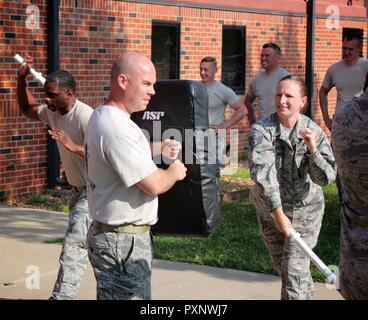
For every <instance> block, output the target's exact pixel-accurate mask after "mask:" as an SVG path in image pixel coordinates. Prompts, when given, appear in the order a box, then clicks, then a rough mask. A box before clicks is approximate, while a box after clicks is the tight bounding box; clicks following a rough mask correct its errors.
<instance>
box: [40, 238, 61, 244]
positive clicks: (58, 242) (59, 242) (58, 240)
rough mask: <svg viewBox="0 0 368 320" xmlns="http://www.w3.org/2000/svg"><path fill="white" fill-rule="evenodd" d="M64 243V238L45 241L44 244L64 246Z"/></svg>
mask: <svg viewBox="0 0 368 320" xmlns="http://www.w3.org/2000/svg"><path fill="white" fill-rule="evenodd" d="M63 242H64V239H63V238H60V239H54V240H46V241H44V243H49V244H63Z"/></svg>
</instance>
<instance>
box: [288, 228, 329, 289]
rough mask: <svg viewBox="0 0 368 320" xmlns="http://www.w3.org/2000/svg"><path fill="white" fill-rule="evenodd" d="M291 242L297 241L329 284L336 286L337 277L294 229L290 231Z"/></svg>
mask: <svg viewBox="0 0 368 320" xmlns="http://www.w3.org/2000/svg"><path fill="white" fill-rule="evenodd" d="M290 240H292V241H295V242H296V243H297V244H298V246H299V247H300V248H302V249H303V251H304V252H305V253H306V254H307V256H308V257H309V258H310V260H311V261H312V262H313V263H314V264H315V266H316V267H317V268H318V269H319V270H320V271H321V272H322V273H323V274H324V275H325V276H326V278H327V281H328V283H330V284H334V283H335V282H336V275H335V274H334V273H333V272H332V271H331V269H330V268H329V267H327V266H326V265H325V264H324V263H323V261H322V260H321V259H320V258H318V256H317V255H316V254H315V253H314V252H313V250H312V249H311V248H309V246H308V245H307V244H306V243H305V241H304V240H303V239H302V238H301V237H300V233H299V232H296V231H295V230H294V229H290Z"/></svg>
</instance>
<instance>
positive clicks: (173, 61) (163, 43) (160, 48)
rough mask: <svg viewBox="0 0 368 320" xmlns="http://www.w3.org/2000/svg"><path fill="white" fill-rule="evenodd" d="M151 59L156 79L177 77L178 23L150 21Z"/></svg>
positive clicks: (178, 54) (178, 52)
mask: <svg viewBox="0 0 368 320" xmlns="http://www.w3.org/2000/svg"><path fill="white" fill-rule="evenodd" d="M151 56H152V61H153V63H154V64H155V67H156V72H157V79H179V56H180V25H179V24H177V23H166V22H158V21H154V22H152V54H151Z"/></svg>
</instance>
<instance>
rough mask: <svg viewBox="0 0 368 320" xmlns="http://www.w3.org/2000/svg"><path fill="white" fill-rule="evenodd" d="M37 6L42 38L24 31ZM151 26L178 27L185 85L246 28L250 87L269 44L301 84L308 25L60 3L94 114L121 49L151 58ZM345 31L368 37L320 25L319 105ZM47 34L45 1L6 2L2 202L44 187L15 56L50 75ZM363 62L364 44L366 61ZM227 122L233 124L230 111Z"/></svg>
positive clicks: (276, 18) (71, 56)
mask: <svg viewBox="0 0 368 320" xmlns="http://www.w3.org/2000/svg"><path fill="white" fill-rule="evenodd" d="M303 2H304V1H303ZM325 2H326V1H325ZM32 4H33V5H36V6H37V7H38V8H39V12H40V28H39V29H38V30H35V29H30V28H27V21H28V20H27V19H29V16H28V15H27V13H26V9H27V7H28V6H29V5H32ZM152 20H162V21H171V22H180V24H181V49H180V50H181V56H180V61H181V63H180V77H181V79H194V80H199V79H200V78H199V74H198V72H199V61H200V60H201V58H202V57H203V56H206V55H212V56H215V57H217V58H218V60H219V61H221V41H222V39H221V37H222V26H223V25H236V26H244V27H246V35H247V39H246V86H248V85H249V82H250V80H251V78H252V77H253V76H254V75H255V74H256V73H257V72H258V70H259V68H260V64H259V55H260V52H261V47H262V44H263V43H265V42H268V41H273V42H276V43H278V44H279V45H280V46H281V48H282V50H283V59H282V65H283V66H284V67H285V68H287V69H288V70H289V71H291V72H292V73H295V74H297V75H300V76H304V73H305V51H306V47H305V37H306V18H305V17H301V16H292V15H289V16H287V15H274V14H266V13H263V14H257V13H250V12H236V11H231V10H228V11H224V10H215V9H213V8H212V9H210V8H207V9H206V8H195V7H184V6H181V7H176V6H165V5H156V4H144V3H135V2H124V1H102V0H100V1H87V0H79V1H75V0H73V1H72V0H69V1H68V0H61V5H60V45H61V47H60V59H61V60H60V65H61V68H64V69H67V70H69V71H70V72H71V73H72V74H74V75H75V77H76V80H77V91H78V92H77V94H78V96H79V98H80V99H81V100H82V101H84V102H86V103H88V104H90V105H91V106H96V105H98V104H99V103H101V102H102V101H103V100H104V98H105V97H106V95H107V93H108V90H109V70H110V66H111V63H112V61H113V60H114V58H115V57H116V55H117V54H118V53H120V52H121V50H122V49H131V50H137V51H141V52H142V53H144V54H146V55H148V56H150V54H151V23H152ZM343 27H348V28H362V29H364V34H365V35H366V34H367V31H368V30H367V29H368V28H367V20H364V19H363V20H362V19H361V20H357V21H353V19H350V20H349V19H345V20H341V21H340V28H338V29H336V30H329V29H327V28H326V24H325V19H322V18H320V19H318V20H317V22H316V42H315V97H318V89H319V87H320V85H321V82H322V80H323V77H324V73H325V71H326V69H327V67H328V66H329V65H330V64H331V63H333V62H336V61H337V60H339V59H340V58H341V38H342V28H343ZM45 28H46V8H45V1H43V0H35V1H15V0H12V1H10V0H5V1H2V2H1V3H0V39H1V40H0V196H1V192H4V191H6V192H10V193H11V196H16V195H22V194H26V193H30V192H36V191H40V190H43V189H45V187H46V165H47V162H46V160H47V154H46V130H45V126H44V125H42V124H41V123H38V122H34V121H30V120H28V119H27V118H25V117H24V116H22V115H21V114H20V112H19V110H18V106H17V103H16V95H15V90H16V70H17V65H16V64H15V63H14V62H13V60H12V56H13V55H14V54H15V53H16V52H20V53H24V52H29V53H30V54H31V55H32V56H33V57H34V60H35V68H36V69H38V70H39V71H42V72H43V73H44V74H46V73H47V70H46V62H47V61H46V60H47V58H46V57H47V52H46V50H47V47H46V45H47V43H46V29H45ZM366 54H367V41H366V38H365V40H364V56H366ZM220 70H221V66H220ZM220 78H221V71H220V72H219V73H218V79H220ZM30 85H31V86H32V87H34V88H32V89H33V91H34V92H35V93H36V97H37V98H38V99H41V98H42V88H40V87H39V86H38V84H37V83H36V82H31V84H30ZM317 101H318V99H315V105H314V111H315V116H314V118H315V121H317V122H318V123H320V124H322V121H321V119H322V118H321V113H320V110H319V106H318V102H317ZM334 101H335V95H334V94H333V93H332V94H330V95H329V102H330V106H331V112H332V107H333V106H334ZM226 115H227V117H228V116H230V115H231V110H228V112H227V114H226ZM238 128H239V132H240V140H239V148H240V152H244V146H245V144H246V139H247V132H248V129H249V128H248V122H247V120H246V119H244V120H243V121H242V122H241V123H240V125H239V126H238Z"/></svg>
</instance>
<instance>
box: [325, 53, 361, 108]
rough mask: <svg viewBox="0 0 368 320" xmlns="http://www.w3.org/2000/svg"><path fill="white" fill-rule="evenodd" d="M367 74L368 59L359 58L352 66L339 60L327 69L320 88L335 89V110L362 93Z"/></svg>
mask: <svg viewBox="0 0 368 320" xmlns="http://www.w3.org/2000/svg"><path fill="white" fill-rule="evenodd" d="M367 73H368V59H366V58H359V60H358V61H357V63H356V64H354V65H353V66H349V65H347V64H346V63H345V61H344V60H340V61H339V62H336V63H334V64H333V65H331V66H330V67H329V68H328V70H327V72H326V75H325V78H324V80H323V82H322V87H324V88H326V89H328V90H329V89H331V88H332V87H336V91H337V99H336V110H338V109H339V108H341V107H342V106H343V105H344V104H345V103H346V102H348V101H350V100H351V99H353V98H354V97H358V96H360V95H361V94H362V93H363V87H364V82H365V78H366V76H367ZM336 110H335V112H336Z"/></svg>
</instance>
